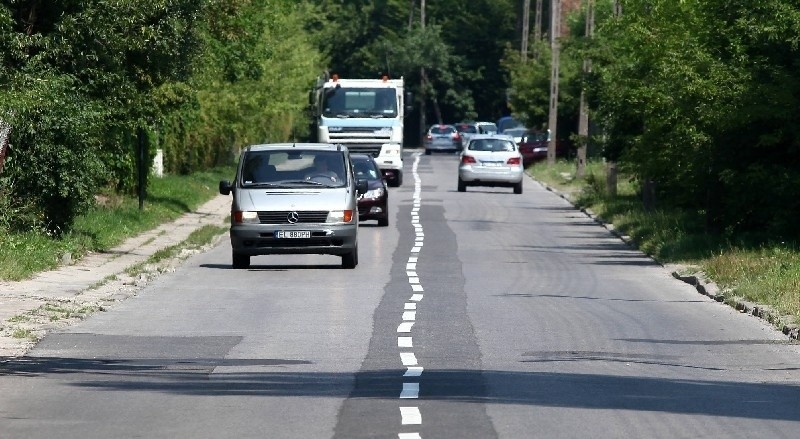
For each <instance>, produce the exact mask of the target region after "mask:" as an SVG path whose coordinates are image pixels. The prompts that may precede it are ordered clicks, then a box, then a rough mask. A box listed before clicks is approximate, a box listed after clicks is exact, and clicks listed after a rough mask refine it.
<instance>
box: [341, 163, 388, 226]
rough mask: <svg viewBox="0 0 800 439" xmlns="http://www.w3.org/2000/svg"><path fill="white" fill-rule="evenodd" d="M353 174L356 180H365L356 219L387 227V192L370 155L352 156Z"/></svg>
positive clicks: (385, 185)
mask: <svg viewBox="0 0 800 439" xmlns="http://www.w3.org/2000/svg"><path fill="white" fill-rule="evenodd" d="M350 161H351V162H353V172H354V173H355V177H356V180H360V179H362V178H363V179H366V180H367V191H366V192H365V193H363V194H360V195H359V196H358V219H359V221H364V220H378V226H380V227H386V226H388V225H389V190H388V189H387V183H386V180H385V179H384V178H383V177H382V176H381V170H380V169H379V168H378V164H377V163H375V159H373V158H372V156H371V155H366V154H352V155H350Z"/></svg>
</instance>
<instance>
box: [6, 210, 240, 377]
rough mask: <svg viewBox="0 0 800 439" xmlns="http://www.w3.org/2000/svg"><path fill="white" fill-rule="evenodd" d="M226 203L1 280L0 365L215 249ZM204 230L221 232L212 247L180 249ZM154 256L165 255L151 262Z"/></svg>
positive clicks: (226, 213) (222, 226) (223, 223)
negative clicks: (102, 248)
mask: <svg viewBox="0 0 800 439" xmlns="http://www.w3.org/2000/svg"><path fill="white" fill-rule="evenodd" d="M230 205H231V202H230V197H226V196H223V195H218V196H216V197H214V198H213V199H211V200H210V201H208V202H206V203H205V204H203V205H202V206H200V207H199V208H198V209H197V210H196V211H194V212H190V213H187V214H184V215H183V216H181V217H180V218H178V219H177V220H175V221H173V222H170V223H166V224H163V225H161V226H159V227H157V228H155V229H153V230H150V231H148V232H145V233H142V234H140V235H138V236H135V237H132V238H129V239H128V240H127V241H125V242H124V243H122V244H121V245H119V246H117V247H115V248H113V249H111V250H109V251H107V252H102V253H92V254H89V255H86V256H85V257H83V258H82V259H80V260H78V261H72V260H71V257H69V256H66V257H64V258H63V261H62V262H63V263H62V265H61V266H60V267H58V268H56V269H54V270H51V271H46V272H42V273H39V274H37V275H36V276H34V277H33V278H31V279H27V280H23V281H19V282H8V281H0V361H2V360H7V359H9V358H12V357H18V356H22V355H25V353H27V352H28V351H29V350H30V349H31V348H32V347H33V346H34V345H36V343H37V342H38V341H39V340H40V339H41V338H42V337H44V335H46V334H47V333H48V332H50V331H52V330H55V329H58V328H62V327H65V326H69V325H70V324H73V323H75V322H78V321H80V320H83V319H84V318H86V317H88V316H89V315H91V314H93V313H95V312H98V311H105V310H107V309H109V308H110V307H111V306H113V305H114V304H115V303H118V302H120V301H123V300H125V299H127V298H129V297H132V296H135V295H136V294H137V292H138V291H139V290H141V288H143V287H144V286H145V285H146V284H147V283H148V282H150V281H151V280H153V279H154V278H156V277H157V276H158V275H160V274H162V273H165V272H171V271H174V270H175V269H176V268H177V267H178V265H180V263H182V262H183V261H184V260H186V258H188V257H189V256H191V255H193V254H195V253H199V252H202V251H204V250H205V249H206V248H207V247H211V246H213V245H215V244H216V243H217V242H218V241H219V239H222V238H223V237H224V234H223V233H222V232H223V230H224V226H225V225H226V224H227V223H226V222H225V221H226V219H227V217H228V216H229V215H230ZM209 226H211V227H218V228H219V229H220V233H219V235H218V236H217V237H216V238H215V239H214V240H212V242H211V243H209V244H206V245H205V246H203V247H202V248H188V247H186V246H184V245H183V244H184V243H185V242H186V240H187V239H188V238H189V236H190V235H191V234H192V233H193V232H195V231H197V230H200V229H202V228H204V227H209ZM170 249H173V250H174V251H175V254H174V255H173V254H172V253H171V252H168V251H167V250H170ZM158 254H168V255H170V257H165V258H162V259H157V258H154V255H158ZM154 259H156V260H154Z"/></svg>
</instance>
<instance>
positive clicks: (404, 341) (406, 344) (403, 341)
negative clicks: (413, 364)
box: [397, 337, 414, 348]
mask: <svg viewBox="0 0 800 439" xmlns="http://www.w3.org/2000/svg"><path fill="white" fill-rule="evenodd" d="M397 347H399V348H413V347H414V342H413V340H412V338H411V337H397Z"/></svg>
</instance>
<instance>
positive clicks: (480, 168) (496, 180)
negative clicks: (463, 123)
mask: <svg viewBox="0 0 800 439" xmlns="http://www.w3.org/2000/svg"><path fill="white" fill-rule="evenodd" d="M522 177H523V167H522V155H521V154H520V153H519V148H517V144H516V142H514V138H513V137H509V136H504V135H482V134H476V135H474V136H472V137H470V139H469V143H467V145H466V146H465V147H464V149H463V150H462V151H461V161H460V162H459V165H458V191H459V192H466V190H467V186H510V187H513V188H514V193H515V194H521V193H522Z"/></svg>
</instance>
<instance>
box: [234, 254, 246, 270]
mask: <svg viewBox="0 0 800 439" xmlns="http://www.w3.org/2000/svg"><path fill="white" fill-rule="evenodd" d="M233 268H236V269H243V268H250V256H248V255H240V254H237V253H233Z"/></svg>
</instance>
